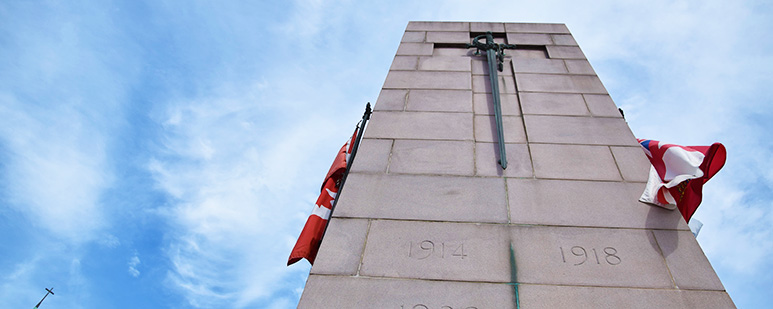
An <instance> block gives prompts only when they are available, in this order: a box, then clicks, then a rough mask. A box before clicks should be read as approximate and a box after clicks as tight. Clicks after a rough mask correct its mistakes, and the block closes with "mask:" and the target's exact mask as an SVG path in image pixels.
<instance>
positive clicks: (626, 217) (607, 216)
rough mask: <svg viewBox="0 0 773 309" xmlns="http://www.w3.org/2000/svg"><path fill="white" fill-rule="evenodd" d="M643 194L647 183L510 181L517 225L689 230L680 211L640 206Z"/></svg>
mask: <svg viewBox="0 0 773 309" xmlns="http://www.w3.org/2000/svg"><path fill="white" fill-rule="evenodd" d="M508 169H509V167H508ZM643 191H644V184H643V183H622V182H601V181H577V180H547V179H508V180H507V192H508V199H509V202H510V219H511V221H512V222H513V223H523V224H543V225H567V226H596V227H625V228H649V229H681V230H687V229H689V228H688V227H687V224H685V223H684V220H683V219H682V216H681V214H679V212H678V211H671V210H666V209H664V208H660V207H653V206H650V205H647V204H644V203H641V202H639V201H638V199H639V196H641V193H642V192H643Z"/></svg>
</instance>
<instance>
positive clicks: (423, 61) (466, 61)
mask: <svg viewBox="0 0 773 309" xmlns="http://www.w3.org/2000/svg"><path fill="white" fill-rule="evenodd" d="M419 70H425V71H463V72H470V58H462V57H442V56H434V57H421V58H419Z"/></svg>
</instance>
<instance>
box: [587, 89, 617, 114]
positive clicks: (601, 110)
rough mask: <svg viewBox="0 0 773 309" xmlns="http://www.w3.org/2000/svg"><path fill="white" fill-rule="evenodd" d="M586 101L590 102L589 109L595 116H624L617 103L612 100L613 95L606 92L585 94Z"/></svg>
mask: <svg viewBox="0 0 773 309" xmlns="http://www.w3.org/2000/svg"><path fill="white" fill-rule="evenodd" d="M583 97H585V102H586V103H588V109H590V112H591V114H593V115H594V116H603V117H616V118H623V116H622V115H620V111H619V110H617V105H615V102H613V101H612V97H610V96H609V95H606V94H602V95H599V94H584V95H583Z"/></svg>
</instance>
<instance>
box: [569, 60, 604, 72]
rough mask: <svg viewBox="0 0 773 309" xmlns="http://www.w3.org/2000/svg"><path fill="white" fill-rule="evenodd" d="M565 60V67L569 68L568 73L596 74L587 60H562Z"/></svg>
mask: <svg viewBox="0 0 773 309" xmlns="http://www.w3.org/2000/svg"><path fill="white" fill-rule="evenodd" d="M564 61H565V62H566V68H567V69H569V73H572V74H591V75H596V72H595V71H593V67H591V65H590V62H588V60H564Z"/></svg>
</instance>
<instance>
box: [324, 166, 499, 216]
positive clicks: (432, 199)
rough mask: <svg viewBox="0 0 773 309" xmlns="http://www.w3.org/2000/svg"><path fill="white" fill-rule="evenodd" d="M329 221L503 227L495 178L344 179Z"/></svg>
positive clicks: (374, 176)
mask: <svg viewBox="0 0 773 309" xmlns="http://www.w3.org/2000/svg"><path fill="white" fill-rule="evenodd" d="M343 192H344V193H343V194H341V197H340V200H339V202H338V205H337V206H336V210H335V212H334V213H333V216H336V217H352V218H385V219H405V220H430V221H460V222H491V223H506V222H507V207H506V205H505V199H504V196H505V183H504V180H503V179H501V178H481V177H459V176H423V175H378V174H358V173H351V174H349V176H348V178H347V180H346V188H345V189H344V191H343Z"/></svg>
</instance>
